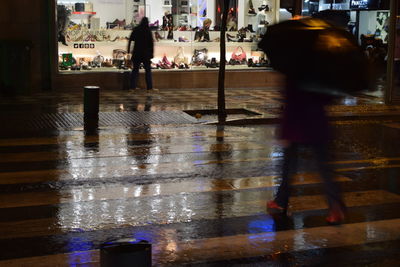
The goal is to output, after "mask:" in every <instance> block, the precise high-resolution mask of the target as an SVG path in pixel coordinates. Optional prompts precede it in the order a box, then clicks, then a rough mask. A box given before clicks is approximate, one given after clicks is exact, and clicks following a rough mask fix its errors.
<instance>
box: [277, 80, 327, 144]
mask: <svg viewBox="0 0 400 267" xmlns="http://www.w3.org/2000/svg"><path fill="white" fill-rule="evenodd" d="M331 101H332V98H331V97H330V96H327V95H323V94H318V93H312V92H307V91H304V90H300V89H299V84H298V82H296V81H295V80H290V79H287V85H286V90H285V108H284V111H283V116H282V122H281V132H280V138H281V139H284V140H288V141H290V142H295V143H302V144H321V143H327V142H328V141H329V140H330V139H331V137H332V136H331V131H330V126H329V122H328V117H327V114H326V111H325V106H326V105H327V104H329V103H330V102H331Z"/></svg>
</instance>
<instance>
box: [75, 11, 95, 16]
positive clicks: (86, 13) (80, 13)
mask: <svg viewBox="0 0 400 267" xmlns="http://www.w3.org/2000/svg"><path fill="white" fill-rule="evenodd" d="M72 14H73V15H96V12H87V11H74V12H72Z"/></svg>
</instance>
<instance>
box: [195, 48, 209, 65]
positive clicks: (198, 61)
mask: <svg viewBox="0 0 400 267" xmlns="http://www.w3.org/2000/svg"><path fill="white" fill-rule="evenodd" d="M207 53H208V50H207V48H203V49H195V50H194V51H193V56H192V64H194V65H197V66H199V65H204V64H205V63H206V61H207Z"/></svg>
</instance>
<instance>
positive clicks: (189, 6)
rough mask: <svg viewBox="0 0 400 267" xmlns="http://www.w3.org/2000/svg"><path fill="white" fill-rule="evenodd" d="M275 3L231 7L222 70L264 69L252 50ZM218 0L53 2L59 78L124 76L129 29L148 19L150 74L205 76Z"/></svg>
mask: <svg viewBox="0 0 400 267" xmlns="http://www.w3.org/2000/svg"><path fill="white" fill-rule="evenodd" d="M275 1H277V0H264V1H263V0H245V1H244V2H243V1H242V2H240V3H242V4H244V5H243V6H240V5H238V2H235V1H232V3H233V5H232V7H230V13H229V18H228V29H227V30H228V31H227V34H226V41H227V43H226V44H227V45H226V46H227V50H226V52H227V54H226V58H227V69H228V70H229V69H254V68H257V67H267V66H268V59H267V58H266V56H265V54H264V53H263V52H262V51H259V50H258V48H257V44H258V41H259V40H260V38H261V37H262V35H263V34H264V33H265V30H266V26H267V25H268V24H270V23H276V22H277V21H278V17H277V15H276V13H275V12H274V7H275ZM221 2H222V1H219V0H197V1H190V0H90V1H83V0H75V1H74V0H58V1H57V32H58V36H57V39H58V54H59V70H60V72H70V71H81V72H82V71H91V72H93V71H128V70H130V68H131V67H132V66H131V62H130V60H129V53H128V51H127V46H128V39H129V36H130V34H131V31H132V29H133V28H134V27H135V26H136V25H137V24H139V22H140V20H141V18H143V17H144V16H146V17H148V18H149V21H150V27H151V30H152V33H153V39H154V46H155V51H154V58H153V59H152V68H153V69H157V70H160V71H162V70H176V71H184V70H207V69H213V68H217V67H218V66H219V62H218V61H219V48H220V31H219V30H220V28H219V25H220V19H221V7H220V3H221Z"/></svg>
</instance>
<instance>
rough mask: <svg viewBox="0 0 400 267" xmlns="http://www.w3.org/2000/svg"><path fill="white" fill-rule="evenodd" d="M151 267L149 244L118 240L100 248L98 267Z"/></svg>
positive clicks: (133, 240)
mask: <svg viewBox="0 0 400 267" xmlns="http://www.w3.org/2000/svg"><path fill="white" fill-rule="evenodd" d="M134 266H135V267H151V244H150V243H148V242H147V241H137V240H135V239H120V240H116V241H112V242H107V243H104V244H102V245H101V247H100V267H134Z"/></svg>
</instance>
